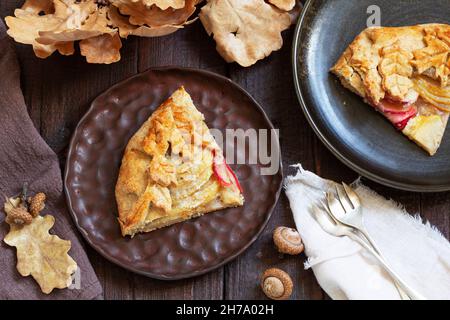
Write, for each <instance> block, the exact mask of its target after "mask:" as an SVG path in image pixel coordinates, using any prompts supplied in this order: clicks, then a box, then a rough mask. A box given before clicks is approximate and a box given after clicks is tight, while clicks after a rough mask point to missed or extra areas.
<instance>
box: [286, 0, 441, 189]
mask: <svg viewBox="0 0 450 320" xmlns="http://www.w3.org/2000/svg"><path fill="white" fill-rule="evenodd" d="M373 6H378V8H379V9H380V14H381V15H380V16H381V25H382V26H393V27H394V26H408V25H416V24H421V23H447V24H448V23H450V15H449V12H450V1H449V0H421V1H411V0H396V1H393V0H312V1H309V2H308V3H307V4H306V5H305V9H304V11H303V15H302V17H301V18H300V22H299V24H298V26H297V30H296V34H295V37H294V54H293V65H294V74H295V75H294V80H295V82H296V89H297V94H298V96H299V99H300V102H301V105H302V108H303V111H304V112H305V114H306V116H307V118H308V120H309V122H310V124H311V125H312V127H313V128H314V130H315V132H316V133H317V135H318V136H319V138H320V139H321V140H322V141H323V142H324V144H325V145H326V146H327V147H328V148H329V149H330V150H331V151H332V152H333V153H334V154H335V155H336V156H337V157H338V158H339V159H340V160H341V161H343V162H344V163H345V164H347V165H348V166H349V167H351V168H352V169H354V170H355V171H357V172H359V173H360V174H361V175H363V176H366V177H367V178H370V179H372V180H374V181H377V182H379V183H382V184H385V185H388V186H391V187H395V188H399V189H404V190H410V191H423V192H434V191H445V190H450V130H449V129H450V128H447V131H446V133H445V136H444V139H443V141H442V144H441V147H440V149H439V150H438V153H437V154H436V155H435V156H434V157H430V156H429V155H428V154H427V153H426V152H424V151H423V150H422V149H421V148H420V147H418V146H417V145H416V144H414V143H413V142H411V141H409V140H408V138H407V137H405V136H403V135H402V134H401V133H399V132H397V130H396V129H395V128H394V127H393V126H392V125H391V124H390V123H389V122H388V121H387V120H385V119H384V117H383V116H382V115H381V114H379V113H377V112H375V111H374V110H373V108H371V107H370V106H369V105H366V104H365V103H364V101H363V100H362V99H361V98H360V97H358V96H357V95H355V94H353V93H352V92H350V91H349V90H348V89H346V88H344V87H343V86H342V85H341V83H340V82H339V80H338V79H337V78H336V77H335V76H334V75H332V74H331V73H330V72H329V69H330V68H331V67H332V66H333V65H334V64H335V63H336V62H337V60H338V58H339V57H340V56H341V55H342V53H343V52H344V50H345V49H346V48H347V46H348V45H349V44H350V43H351V42H352V41H353V39H354V38H355V37H356V36H357V35H358V34H359V33H360V32H361V31H363V30H364V29H365V28H366V27H367V19H368V18H369V16H370V14H368V13H367V11H368V9H371V8H376V7H373ZM370 7H371V8H370ZM369 11H370V10H369Z"/></svg>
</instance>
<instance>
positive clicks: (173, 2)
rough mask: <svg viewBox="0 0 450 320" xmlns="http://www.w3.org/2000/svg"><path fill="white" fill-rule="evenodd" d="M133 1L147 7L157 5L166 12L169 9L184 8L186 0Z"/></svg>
mask: <svg viewBox="0 0 450 320" xmlns="http://www.w3.org/2000/svg"><path fill="white" fill-rule="evenodd" d="M131 1H132V2H142V3H143V4H144V5H145V6H147V7H151V6H152V5H155V6H157V7H158V8H160V9H162V10H166V9H168V8H173V9H181V8H184V6H185V0H131Z"/></svg>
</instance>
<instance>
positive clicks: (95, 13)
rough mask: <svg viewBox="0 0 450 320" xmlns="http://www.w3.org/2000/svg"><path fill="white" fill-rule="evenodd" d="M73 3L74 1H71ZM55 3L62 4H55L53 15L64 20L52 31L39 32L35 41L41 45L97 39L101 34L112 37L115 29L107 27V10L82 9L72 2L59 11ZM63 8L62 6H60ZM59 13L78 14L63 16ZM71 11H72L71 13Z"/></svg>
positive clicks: (59, 0) (59, 1) (87, 7)
mask: <svg viewBox="0 0 450 320" xmlns="http://www.w3.org/2000/svg"><path fill="white" fill-rule="evenodd" d="M72 1H75V0H72ZM57 3H63V2H62V1H61V0H56V2H55V15H56V16H59V17H61V18H63V19H64V23H62V24H61V25H59V26H58V28H54V29H52V30H45V31H44V30H43V31H39V37H38V38H37V39H36V41H37V42H38V43H41V44H53V43H57V42H66V41H77V40H83V39H88V38H93V37H97V36H99V35H102V34H109V35H113V34H115V33H116V32H117V30H116V29H114V28H112V27H110V26H109V24H110V21H109V20H108V17H107V10H108V9H107V8H106V7H103V8H100V9H97V7H96V6H95V9H91V8H90V7H89V6H86V7H85V8H84V9H83V7H81V4H83V2H81V3H80V4H78V3H76V2H74V3H72V4H71V5H70V6H66V9H65V10H64V9H62V8H61V9H59V8H58V5H56V4H57ZM62 6H63V7H64V5H62ZM59 10H61V12H66V14H67V12H78V13H74V14H70V13H69V15H66V16H64V15H63V13H61V14H59ZM71 10H73V11H71Z"/></svg>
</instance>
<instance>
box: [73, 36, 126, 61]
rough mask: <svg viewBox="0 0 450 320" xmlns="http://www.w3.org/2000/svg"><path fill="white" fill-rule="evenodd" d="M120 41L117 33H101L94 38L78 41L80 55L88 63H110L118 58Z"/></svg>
mask: <svg viewBox="0 0 450 320" xmlns="http://www.w3.org/2000/svg"><path fill="white" fill-rule="evenodd" d="M120 48H122V41H120V37H119V35H118V34H117V33H115V34H113V35H109V34H102V35H100V36H96V37H94V38H89V39H84V40H82V41H80V51H81V55H82V56H85V57H86V60H87V62H89V63H104V64H111V63H114V62H117V61H119V60H120Z"/></svg>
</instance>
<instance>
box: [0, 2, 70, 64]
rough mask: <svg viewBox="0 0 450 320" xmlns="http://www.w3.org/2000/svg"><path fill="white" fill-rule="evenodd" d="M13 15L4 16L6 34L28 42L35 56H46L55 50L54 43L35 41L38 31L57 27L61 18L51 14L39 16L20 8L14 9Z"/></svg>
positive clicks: (24, 42)
mask: <svg viewBox="0 0 450 320" xmlns="http://www.w3.org/2000/svg"><path fill="white" fill-rule="evenodd" d="M14 15H15V17H6V18H5V21H6V25H7V26H8V28H9V29H8V31H7V33H8V35H9V36H11V37H12V38H14V40H15V41H16V42H19V43H23V44H30V45H32V46H33V50H34V52H35V54H36V56H37V57H39V58H47V57H48V56H50V55H51V54H52V53H53V52H55V51H56V50H57V48H56V46H55V45H54V44H49V45H46V44H41V43H38V42H37V41H36V38H37V37H38V36H39V31H46V30H52V29H54V28H57V27H58V26H59V25H60V24H61V23H62V20H61V19H60V18H57V17H55V16H54V15H53V14H48V15H44V16H40V15H37V14H34V13H32V12H28V11H26V10H22V9H16V10H15V11H14Z"/></svg>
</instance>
